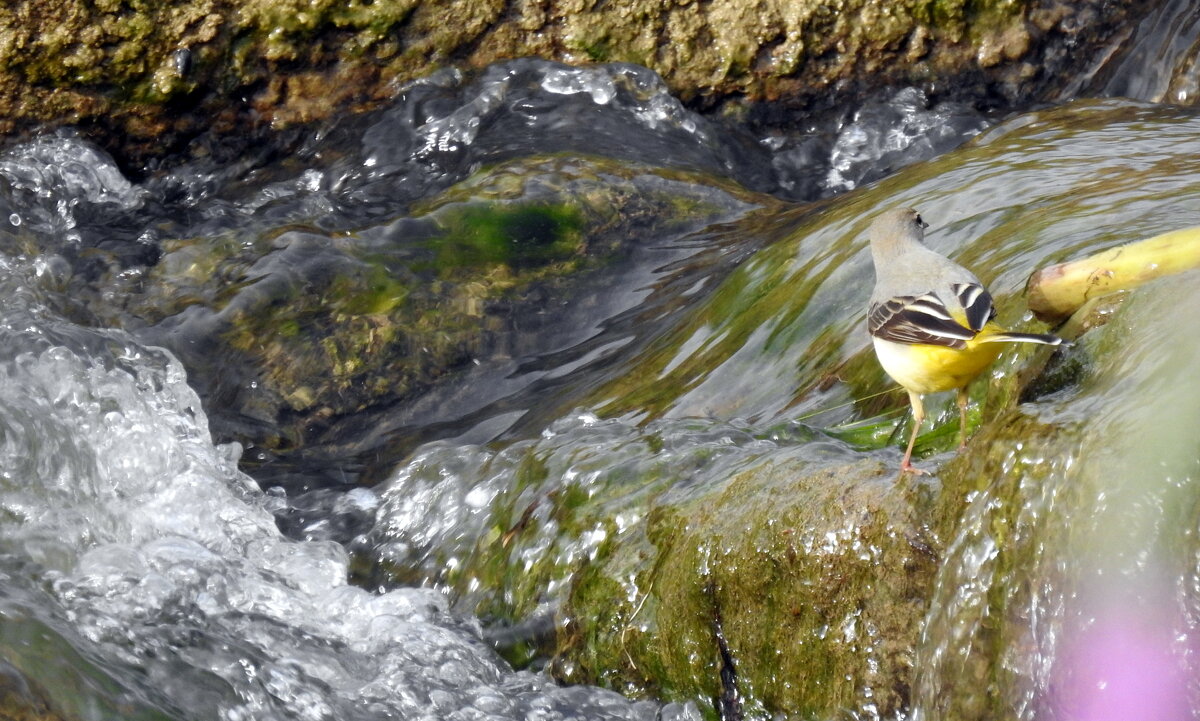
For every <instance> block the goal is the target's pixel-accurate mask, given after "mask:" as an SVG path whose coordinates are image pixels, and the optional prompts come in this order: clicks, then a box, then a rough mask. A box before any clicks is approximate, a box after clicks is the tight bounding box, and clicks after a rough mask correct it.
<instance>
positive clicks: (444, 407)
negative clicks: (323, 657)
mask: <svg viewBox="0 0 1200 721" xmlns="http://www.w3.org/2000/svg"><path fill="white" fill-rule="evenodd" d="M755 198H756V196H753V195H752V194H749V193H745V192H743V191H737V190H734V189H732V188H730V187H724V186H722V185H721V184H720V183H718V182H716V181H709V180H706V179H704V178H703V177H702V176H699V175H695V174H673V173H671V172H668V171H653V170H649V169H642V168H636V167H630V166H621V165H618V164H616V163H613V162H610V161H604V160H599V159H595V160H578V159H576V160H565V159H525V160H521V161H518V162H513V163H509V164H505V165H501V166H497V167H494V168H492V169H490V170H488V171H485V172H482V173H480V174H478V175H477V176H476V177H473V178H471V179H469V180H467V181H465V182H463V183H460V184H459V185H457V186H455V187H452V188H451V189H450V190H448V191H447V192H445V193H443V194H442V195H440V196H438V197H435V198H434V199H432V200H430V201H427V202H424V203H422V204H421V205H420V206H419V207H418V208H416V209H415V210H414V211H413V212H412V213H411V214H409V215H406V216H403V217H400V218H398V219H395V220H392V221H390V222H385V223H381V224H379V225H375V226H370V227H366V228H361V229H358V230H354V231H346V232H328V231H322V230H320V229H317V228H314V227H304V226H283V227H280V228H276V229H271V230H268V231H265V232H262V233H259V234H253V233H251V234H248V235H246V236H243V235H241V234H239V233H237V232H229V233H227V234H224V235H220V236H217V237H193V238H177V239H168V240H164V241H163V242H162V243H161V249H162V257H161V259H160V260H159V261H158V262H157V263H155V264H153V265H150V266H147V267H141V268H136V269H134V270H132V271H126V270H125V269H123V268H122V267H121V265H120V264H119V263H116V262H111V263H105V264H101V266H102V267H106V268H111V270H108V271H105V272H104V274H103V275H102V276H101V277H100V278H98V279H92V280H90V281H89V279H87V278H86V277H83V276H82V274H77V276H76V277H75V278H74V279H73V280H74V282H75V283H76V284H77V285H78V288H77V290H76V291H75V297H76V300H77V301H78V302H79V303H80V305H81V306H86V308H87V310H86V311H84V310H80V311H79V312H80V313H86V314H88V315H89V316H91V319H92V321H93V322H101V323H104V324H119V325H122V326H124V327H130V328H137V329H138V331H137V332H138V334H139V335H140V336H141V337H142V338H145V339H147V340H149V341H152V342H154V343H156V344H161V345H164V346H166V347H168V348H170V349H172V350H173V351H174V352H175V353H176V354H177V355H178V356H179V357H180V358H181V359H182V360H183V361H184V363H185V364H186V365H187V367H188V369H189V374H190V376H191V379H192V381H193V383H194V384H195V385H196V386H197V387H198V388H199V389H200V390H201V392H202V393H203V395H204V397H205V398H206V403H207V404H208V407H209V408H210V409H211V411H210V413H211V415H212V418H213V424H214V429H215V431H216V432H217V434H218V436H219V437H223V438H232V439H236V440H239V441H241V442H243V443H248V444H250V445H252V446H253V447H254V450H253V451H252V452H251V453H250V454H248V458H247V459H246V463H248V464H249V467H251V468H256V467H258V466H259V465H260V464H263V463H267V462H270V461H275V460H277V459H279V458H280V457H282V456H289V455H292V454H295V453H297V452H301V451H303V452H305V453H307V454H308V455H306V456H305V459H306V460H305V463H306V464H307V468H308V470H309V471H310V472H311V471H312V470H314V469H319V468H321V467H322V460H323V459H324V458H326V457H329V456H333V457H334V458H336V459H338V462H337V464H336V465H337V471H336V478H335V479H334V480H335V481H337V482H345V481H353V480H355V478H356V474H357V468H356V467H355V466H354V465H353V464H347V463H346V460H347V458H350V457H353V456H355V455H359V454H361V453H365V452H368V451H379V449H380V448H383V447H387V446H388V445H397V449H396V450H395V451H394V453H395V454H402V453H403V452H405V451H406V450H407V449H408V448H409V447H411V443H412V441H411V440H409V439H407V437H406V436H405V432H404V427H405V426H406V425H407V424H410V423H412V419H413V418H414V417H422V418H424V419H425V422H426V423H431V422H434V421H436V420H439V419H441V420H445V421H449V420H454V419H456V418H458V417H459V416H460V415H464V414H467V413H469V412H471V411H472V410H477V409H478V408H480V407H482V406H484V405H486V404H487V403H488V402H490V401H491V400H494V399H495V398H496V396H495V395H494V389H493V390H475V391H472V392H470V393H469V394H465V395H462V396H461V397H458V398H456V397H455V396H454V395H453V394H454V393H456V392H459V393H461V390H460V391H454V390H453V389H452V388H451V386H450V385H448V384H449V383H450V382H451V381H454V380H456V379H462V378H463V377H464V376H465V375H466V374H467V372H468V371H472V372H475V373H476V374H478V373H489V372H490V373H492V374H494V376H495V382H496V383H497V384H498V385H497V388H502V387H505V386H504V382H502V381H501V379H503V378H505V377H506V376H507V375H508V374H509V373H511V372H512V371H513V369H514V368H515V367H516V364H517V363H518V362H519V361H520V360H521V359H522V358H524V357H526V356H529V355H531V354H536V353H538V352H541V351H549V350H555V349H556V348H557V347H559V345H560V344H562V343H564V342H568V341H570V340H572V339H574V340H575V341H576V342H578V341H580V340H583V339H584V338H586V336H587V326H582V327H579V326H574V327H572V326H570V325H569V324H564V321H565V320H567V319H569V318H570V317H572V315H573V314H575V315H577V314H579V313H581V312H583V311H585V310H586V309H587V308H588V307H590V305H591V304H593V303H595V302H600V301H601V300H604V298H605V296H604V293H606V292H608V293H611V292H613V291H614V289H615V288H619V287H624V286H625V285H628V284H629V283H636V282H637V279H638V278H639V277H640V276H637V275H633V276H628V277H625V276H623V275H622V273H621V272H620V268H621V267H623V264H624V263H626V262H627V261H628V259H629V258H631V257H632V256H633V255H634V254H635V253H637V252H638V249H639V248H640V247H641V246H642V245H643V244H644V243H645V240H646V239H650V238H653V239H654V240H655V242H656V243H670V242H671V240H672V239H674V238H678V237H681V236H683V235H686V234H687V233H688V232H690V231H692V230H695V229H696V228H698V227H703V226H704V225H707V224H708V223H711V222H713V221H716V220H718V219H721V218H724V217H727V216H732V215H737V214H740V213H743V212H745V211H747V210H749V209H750V208H752V207H753V206H752V205H751V201H753V200H754V199H755ZM634 239H638V240H634ZM99 254H100V253H99V251H92V255H99ZM85 283H86V284H85ZM627 290H633V289H632V288H630V289H627ZM597 296H599V297H597ZM101 298H102V299H103V302H90V301H97V300H100V299H101ZM604 302H608V301H606V300H605V301H604ZM435 388H441V389H442V391H441V394H440V395H432V394H431V392H432V391H433V390H434V389H435ZM447 394H450V395H447ZM384 413H385V414H386V416H387V417H386V419H382V420H380V422H379V425H376V426H374V427H373V428H372V425H373V424H371V423H367V422H365V420H364V419H365V417H366V416H364V415H363V414H384ZM343 420H349V422H350V423H351V424H352V425H353V427H354V429H355V430H354V431H353V432H352V433H344V432H342V430H341V427H340V423H341V422H342V421H343ZM365 429H370V430H366V432H364V430H365ZM312 446H320V447H323V448H325V449H326V450H325V451H321V450H319V449H313V448H311V447H312ZM330 449H332V450H330ZM287 467H288V468H292V466H291V465H287ZM276 472H277V471H276ZM266 473H267V474H271V473H272V471H271V470H270V469H267V471H266ZM260 480H261V479H260Z"/></svg>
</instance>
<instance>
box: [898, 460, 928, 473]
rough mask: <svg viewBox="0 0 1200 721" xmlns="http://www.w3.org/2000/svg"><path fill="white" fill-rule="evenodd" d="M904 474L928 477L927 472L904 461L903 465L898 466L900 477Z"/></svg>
mask: <svg viewBox="0 0 1200 721" xmlns="http://www.w3.org/2000/svg"><path fill="white" fill-rule="evenodd" d="M905 473H911V474H913V475H914V476H928V475H929V471H926V470H925V469H923V468H917V467H916V466H914V465H913V464H911V463H909V462H908V461H904V462H903V463H901V464H900V475H904V474H905Z"/></svg>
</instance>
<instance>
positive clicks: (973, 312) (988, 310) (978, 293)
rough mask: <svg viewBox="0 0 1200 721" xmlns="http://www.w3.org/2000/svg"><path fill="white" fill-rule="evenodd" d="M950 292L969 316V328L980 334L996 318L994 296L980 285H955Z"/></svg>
mask: <svg viewBox="0 0 1200 721" xmlns="http://www.w3.org/2000/svg"><path fill="white" fill-rule="evenodd" d="M950 290H951V291H953V292H954V295H955V296H956V297H957V298H958V302H959V303H960V304H961V305H962V308H963V312H965V313H966V315H967V327H968V328H970V329H971V330H973V331H975V332H976V333H978V332H979V331H981V330H983V326H984V325H986V324H987V322H988V321H989V320H991V319H992V318H995V317H996V307H995V306H994V305H992V294H991V293H989V292H987V289H986V288H984V287H983V286H982V285H980V284H978V283H955V284H953V285H951V286H950Z"/></svg>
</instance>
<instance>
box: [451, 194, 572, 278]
mask: <svg viewBox="0 0 1200 721" xmlns="http://www.w3.org/2000/svg"><path fill="white" fill-rule="evenodd" d="M443 215H444V216H446V215H448V217H444V218H443V219H441V220H440V222H439V226H440V228H441V230H442V232H441V234H440V236H438V237H437V238H435V239H433V240H432V241H430V243H431V244H432V245H433V246H435V248H436V251H435V253H436V258H435V260H434V261H433V267H434V268H435V272H436V273H437V274H438V275H439V276H443V277H444V276H449V275H453V274H454V273H455V272H457V271H459V270H461V269H464V268H480V267H485V266H494V265H505V266H508V267H510V268H513V269H516V270H524V269H529V268H535V267H538V266H541V265H546V264H548V263H553V262H562V261H567V260H570V259H571V258H573V257H575V256H579V255H581V254H582V253H583V250H584V248H583V246H582V240H583V236H582V232H581V231H582V229H583V216H582V214H581V212H580V211H579V209H578V208H576V207H572V206H568V205H563V204H559V205H543V204H536V203H534V204H525V205H517V206H489V205H469V206H466V207H464V208H462V209H461V210H460V211H459V212H457V213H451V214H445V213H444V214H443Z"/></svg>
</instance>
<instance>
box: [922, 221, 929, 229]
mask: <svg viewBox="0 0 1200 721" xmlns="http://www.w3.org/2000/svg"><path fill="white" fill-rule="evenodd" d="M928 227H929V223H926V222H925V221H924V220H922V221H921V230H925V229H926V228H928Z"/></svg>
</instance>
